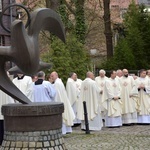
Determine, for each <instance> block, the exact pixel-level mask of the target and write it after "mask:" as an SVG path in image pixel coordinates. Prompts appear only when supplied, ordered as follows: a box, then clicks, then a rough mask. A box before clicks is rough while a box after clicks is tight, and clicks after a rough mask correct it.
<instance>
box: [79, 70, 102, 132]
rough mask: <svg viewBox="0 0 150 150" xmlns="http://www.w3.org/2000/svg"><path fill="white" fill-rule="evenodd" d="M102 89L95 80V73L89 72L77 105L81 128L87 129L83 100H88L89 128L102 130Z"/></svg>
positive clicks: (82, 85)
mask: <svg viewBox="0 0 150 150" xmlns="http://www.w3.org/2000/svg"><path fill="white" fill-rule="evenodd" d="M100 91H101V89H100V88H99V87H98V86H97V83H96V82H95V81H94V74H93V73H92V72H87V74H86V79H85V80H84V81H83V82H82V84H81V94H80V98H79V101H78V107H77V109H78V110H77V118H78V119H80V120H81V129H85V119H84V110H83V102H84V101H85V102H86V107H87V113H88V121H89V130H101V128H102V126H103V124H102V118H101V110H100Z"/></svg>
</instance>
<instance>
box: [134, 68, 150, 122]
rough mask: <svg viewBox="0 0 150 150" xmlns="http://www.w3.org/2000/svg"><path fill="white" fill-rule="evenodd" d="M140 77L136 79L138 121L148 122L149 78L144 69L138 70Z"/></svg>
mask: <svg viewBox="0 0 150 150" xmlns="http://www.w3.org/2000/svg"><path fill="white" fill-rule="evenodd" d="M139 73H140V77H139V78H138V79H136V80H135V81H136V85H137V88H138V96H139V98H138V104H139V108H138V123H142V124H143V123H144V124H150V79H149V78H147V77H146V70H144V69H142V70H140V72H139Z"/></svg>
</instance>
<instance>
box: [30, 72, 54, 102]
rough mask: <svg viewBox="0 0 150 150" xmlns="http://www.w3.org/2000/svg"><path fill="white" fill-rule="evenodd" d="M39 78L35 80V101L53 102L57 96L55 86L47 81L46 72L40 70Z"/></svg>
mask: <svg viewBox="0 0 150 150" xmlns="http://www.w3.org/2000/svg"><path fill="white" fill-rule="evenodd" d="M37 78H38V80H37V81H35V82H33V89H34V102H52V101H54V99H55V96H56V90H55V88H54V86H53V85H52V84H51V83H50V82H49V81H45V73H44V72H43V71H40V72H38V73H37Z"/></svg>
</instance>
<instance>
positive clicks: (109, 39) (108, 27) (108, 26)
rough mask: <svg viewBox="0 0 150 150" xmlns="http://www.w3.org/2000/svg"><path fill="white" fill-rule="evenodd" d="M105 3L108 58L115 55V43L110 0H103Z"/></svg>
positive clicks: (105, 32)
mask: <svg viewBox="0 0 150 150" xmlns="http://www.w3.org/2000/svg"><path fill="white" fill-rule="evenodd" d="M103 3H104V23H105V31H104V34H105V36H106V49H107V59H109V58H111V57H112V56H113V43H112V31H111V21H110V8H109V5H110V0H103Z"/></svg>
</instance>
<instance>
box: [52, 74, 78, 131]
mask: <svg viewBox="0 0 150 150" xmlns="http://www.w3.org/2000/svg"><path fill="white" fill-rule="evenodd" d="M50 78H51V81H52V82H54V87H55V89H56V97H55V101H56V102H62V103H63V104H64V113H63V114H62V118H63V124H62V134H66V133H71V132H72V126H73V120H74V119H75V114H74V112H73V109H72V107H71V104H70V101H69V99H68V97H67V93H66V89H65V86H64V84H63V82H62V80H61V79H60V78H59V77H58V73H57V72H52V73H51V74H50Z"/></svg>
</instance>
